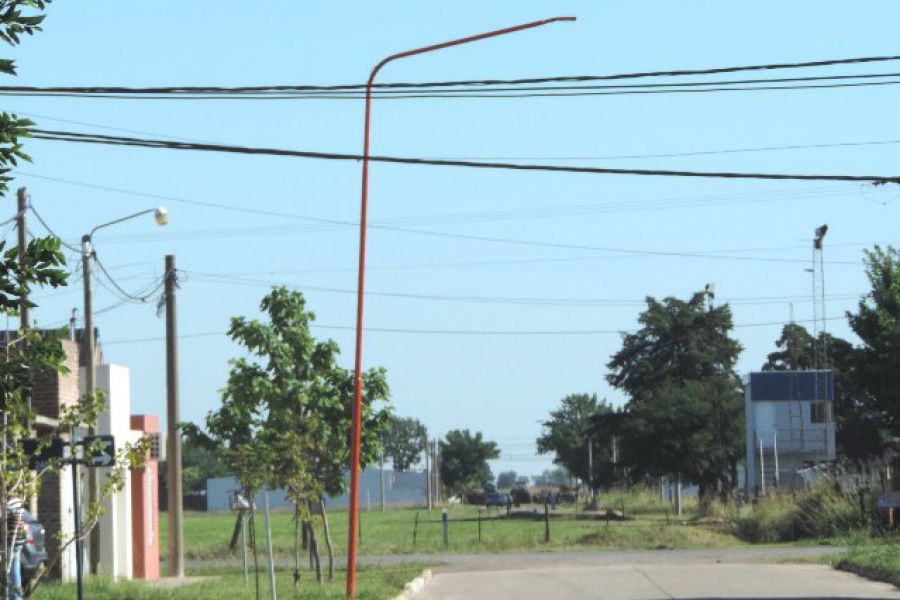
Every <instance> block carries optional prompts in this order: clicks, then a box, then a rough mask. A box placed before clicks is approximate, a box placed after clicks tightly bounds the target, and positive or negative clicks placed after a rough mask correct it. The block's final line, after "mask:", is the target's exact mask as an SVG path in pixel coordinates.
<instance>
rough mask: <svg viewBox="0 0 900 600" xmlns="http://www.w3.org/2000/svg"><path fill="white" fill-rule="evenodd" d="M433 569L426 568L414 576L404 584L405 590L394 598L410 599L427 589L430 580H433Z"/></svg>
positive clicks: (394, 599)
mask: <svg viewBox="0 0 900 600" xmlns="http://www.w3.org/2000/svg"><path fill="white" fill-rule="evenodd" d="M431 577H432V572H431V569H425V570H424V571H422V574H421V575H419V576H418V577H416V578H414V579H413V580H412V581H409V582H407V583H406V585H404V586H403V591H402V592H400V593H399V594H397V595H396V596H394V597H393V598H392V600H410V599H411V598H412V597H413V596H415V595H416V594H418V593H419V592H421V591H422V590H424V589H425V586H426V585H428V582H429V581H431Z"/></svg>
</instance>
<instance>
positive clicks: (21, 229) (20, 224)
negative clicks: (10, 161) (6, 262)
mask: <svg viewBox="0 0 900 600" xmlns="http://www.w3.org/2000/svg"><path fill="white" fill-rule="evenodd" d="M16 200H17V210H18V212H17V213H16V229H17V230H18V231H17V232H18V234H19V268H20V269H24V268H25V247H26V246H27V245H28V231H27V230H26V229H25V209H26V208H27V207H28V193H27V192H26V190H25V188H23V187H20V188H19V190H18V191H17V192H16ZM22 300H23V302H22V304H20V305H19V328H20V329H22V330H23V331H24V330H25V329H28V297H27V296H26V297H24V298H23V299H22Z"/></svg>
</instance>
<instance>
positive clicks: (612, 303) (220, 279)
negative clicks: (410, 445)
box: [180, 269, 865, 307]
mask: <svg viewBox="0 0 900 600" xmlns="http://www.w3.org/2000/svg"><path fill="white" fill-rule="evenodd" d="M180 271H181V272H182V273H185V274H187V275H188V276H189V277H191V280H193V281H201V282H207V283H215V284H222V283H227V284H233V285H249V286H279V285H290V284H287V283H285V282H283V281H270V280H261V279H254V278H248V277H236V276H233V275H227V274H219V273H205V272H202V271H193V270H183V269H181V270H180ZM296 287H299V288H300V289H302V290H305V291H314V292H324V293H335V294H345V295H355V294H356V290H355V289H349V288H335V287H324V286H316V285H307V284H303V285H300V286H296ZM366 295H367V296H380V297H387V298H402V299H410V300H429V301H442V302H462V303H475V304H506V305H532V306H567V307H578V306H582V307H598V306H599V307H631V306H643V305H645V304H646V299H617V298H547V297H512V296H478V295H460V294H423V293H410V292H395V291H371V290H370V291H366ZM864 295H865V293H845V294H828V298H830V299H848V298H860V297H862V296H864ZM723 301H724V302H726V303H728V304H735V305H749V304H783V303H784V302H787V301H799V302H805V301H809V298H808V296H807V295H803V296H757V297H746V298H740V297H738V298H733V299H723Z"/></svg>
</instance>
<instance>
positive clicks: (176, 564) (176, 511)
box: [165, 254, 184, 577]
mask: <svg viewBox="0 0 900 600" xmlns="http://www.w3.org/2000/svg"><path fill="white" fill-rule="evenodd" d="M176 274H177V271H176V270H175V255H173V254H167V255H166V270H165V286H166V287H165V289H166V292H165V293H166V463H167V465H166V466H167V471H168V473H167V474H168V483H169V490H168V492H169V515H168V516H169V576H170V577H184V529H183V514H182V506H181V502H182V500H181V496H182V491H181V434H180V432H179V431H178V419H179V407H178V327H177V321H176V314H175V287H176V286H175V284H176Z"/></svg>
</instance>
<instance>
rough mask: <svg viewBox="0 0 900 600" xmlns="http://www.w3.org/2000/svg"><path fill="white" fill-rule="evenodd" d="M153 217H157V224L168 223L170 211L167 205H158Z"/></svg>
mask: <svg viewBox="0 0 900 600" xmlns="http://www.w3.org/2000/svg"><path fill="white" fill-rule="evenodd" d="M153 218H154V219H156V224H157V225H168V223H169V211H168V210H167V209H166V207H165V206H157V207H156V210H155V211H153Z"/></svg>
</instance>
